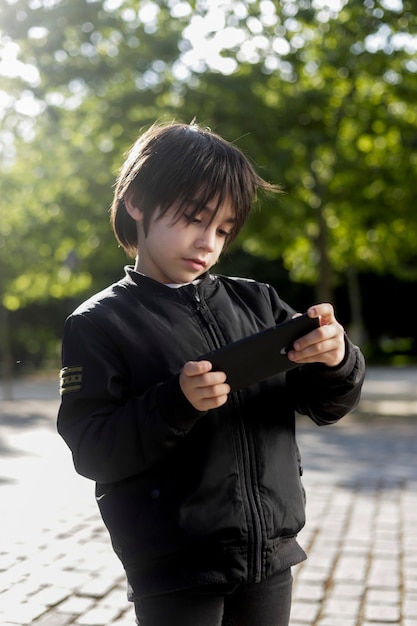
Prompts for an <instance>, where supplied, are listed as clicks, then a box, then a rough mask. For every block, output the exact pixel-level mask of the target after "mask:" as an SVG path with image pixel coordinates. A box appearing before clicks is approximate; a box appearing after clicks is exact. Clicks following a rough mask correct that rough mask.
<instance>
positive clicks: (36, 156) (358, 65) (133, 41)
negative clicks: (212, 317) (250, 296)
mask: <svg viewBox="0 0 417 626" xmlns="http://www.w3.org/2000/svg"><path fill="white" fill-rule="evenodd" d="M416 27H417V16H416V14H415V11H414V10H413V2H412V0H351V1H350V2H343V1H342V0H340V2H337V0H334V1H333V2H325V0H283V2H280V3H273V2H269V1H268V0H263V1H257V0H251V1H249V0H242V1H239V2H238V1H236V2H226V1H224V2H220V1H219V2H215V3H210V2H206V1H205V0H199V1H195V2H184V1H180V0H166V1H162V2H157V3H156V2H152V1H151V0H142V1H140V2H137V1H133V0H106V1H105V2H101V1H100V2H98V1H97V0H29V1H28V0H13V1H12V0H5V2H3V5H2V8H1V15H0V76H2V79H1V80H2V82H1V87H0V106H1V108H0V119H1V131H0V165H1V172H0V176H1V189H2V208H1V219H0V264H1V268H2V270H1V272H0V294H1V301H2V305H3V307H5V308H6V309H8V310H9V311H17V310H19V309H22V308H24V307H27V306H28V305H29V304H30V303H31V302H37V303H40V302H42V301H44V302H48V301H49V302H51V303H53V302H54V301H57V300H59V299H63V298H66V299H68V298H71V299H72V301H77V300H79V299H82V298H84V297H85V296H86V295H87V294H88V293H91V292H92V291H95V290H97V289H99V288H101V287H102V286H104V285H105V284H107V283H108V282H109V281H110V280H112V279H114V278H116V277H117V276H119V275H120V266H121V265H122V264H123V263H124V262H126V261H127V259H126V257H125V256H124V254H123V253H122V252H121V251H120V250H119V249H118V248H117V246H116V243H115V240H114V238H113V236H112V233H111V232H110V228H109V224H108V207H109V205H110V202H111V195H112V186H113V184H114V179H115V176H116V174H117V169H118V167H119V166H120V164H121V162H122V160H123V154H124V152H125V151H126V150H127V149H128V148H129V146H130V144H131V143H133V141H134V140H135V138H136V136H137V134H138V133H139V132H140V130H141V129H142V128H144V127H147V126H148V125H149V124H151V123H152V122H153V121H155V120H164V119H166V120H171V119H174V118H175V119H180V120H183V121H190V120H191V119H193V118H197V120H198V121H199V122H200V123H202V124H206V125H208V126H210V127H211V128H213V130H215V131H217V132H219V133H220V134H222V135H223V136H225V137H226V138H227V139H229V140H231V141H235V142H236V143H237V145H239V146H240V147H241V148H242V149H243V150H244V151H245V152H246V153H247V154H248V156H249V157H250V158H252V159H253V161H254V162H255V164H256V166H257V168H258V169H259V170H260V172H261V173H262V174H263V175H264V176H265V177H266V178H268V179H269V180H271V181H273V182H277V183H281V184H282V186H283V188H284V190H285V195H283V196H281V197H279V198H274V199H272V198H271V199H268V198H267V199H264V200H263V201H262V210H261V211H257V210H255V211H254V212H253V214H252V216H251V219H250V221H249V223H248V225H247V226H246V227H245V229H244V232H243V233H242V236H241V238H240V240H239V241H240V243H239V245H240V246H241V248H242V249H243V250H245V251H246V252H249V253H250V254H252V255H256V256H259V257H265V258H268V259H270V260H277V259H280V258H282V259H283V260H284V264H285V266H286V268H287V270H288V271H289V272H290V276H291V277H292V278H293V279H294V280H297V281H301V282H305V283H308V282H309V283H311V284H315V285H316V286H317V292H318V293H317V297H318V298H320V299H331V298H332V289H333V288H334V286H335V285H337V284H338V283H344V282H346V283H348V282H349V280H350V278H352V277H353V279H354V277H355V276H356V275H357V273H358V272H367V273H370V272H371V273H372V272H377V273H380V274H384V273H387V274H395V275H397V276H398V277H400V278H401V279H407V280H415V279H416V275H417V263H416V250H417V218H416V216H415V211H414V206H415V204H416V195H417V188H416V186H415V184H414V183H413V181H414V180H415V179H416V173H417V172H416V170H417V140H416V137H417V112H416V108H415V103H414V100H415V93H416V88H417V55H416V53H417V37H416V35H415V33H416V32H417V28H416ZM11 57H14V58H13V59H12V61H13V63H12V66H13V71H11V70H10V66H11V60H10V59H11ZM1 59H3V60H1ZM349 277H350V278H349ZM350 285H351V289H352V293H356V296H355V297H354V298H353V299H355V298H356V299H357V297H358V296H357V291H355V281H354V280H353V282H352V281H350ZM356 288H357V285H356ZM353 304H354V303H353V302H352V308H353ZM358 314H359V315H360V311H359V313H358Z"/></svg>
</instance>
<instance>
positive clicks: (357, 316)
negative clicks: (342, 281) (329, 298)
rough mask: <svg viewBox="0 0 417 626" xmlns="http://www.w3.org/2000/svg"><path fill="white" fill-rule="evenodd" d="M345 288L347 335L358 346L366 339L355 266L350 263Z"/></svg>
mask: <svg viewBox="0 0 417 626" xmlns="http://www.w3.org/2000/svg"><path fill="white" fill-rule="evenodd" d="M347 288H348V296H349V305H350V314H351V322H350V327H349V337H350V339H351V340H352V341H353V343H355V344H357V345H358V346H360V345H363V343H364V342H365V341H366V330H365V325H364V322H363V315H362V296H361V290H360V285H359V279H358V272H357V271H356V267H355V266H353V265H351V266H350V267H349V268H348V270H347Z"/></svg>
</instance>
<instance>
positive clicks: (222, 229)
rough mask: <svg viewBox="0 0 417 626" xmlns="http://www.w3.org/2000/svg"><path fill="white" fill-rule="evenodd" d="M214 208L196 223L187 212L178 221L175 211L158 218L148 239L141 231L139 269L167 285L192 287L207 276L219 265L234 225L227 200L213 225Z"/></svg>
mask: <svg viewBox="0 0 417 626" xmlns="http://www.w3.org/2000/svg"><path fill="white" fill-rule="evenodd" d="M214 206H215V204H214V203H213V205H210V204H209V205H208V206H207V207H206V208H205V209H204V210H203V211H201V213H199V214H198V216H196V218H195V219H194V220H193V221H192V222H190V221H189V220H187V211H185V214H184V215H183V216H182V217H181V218H180V219H177V220H176V221H174V219H173V214H174V212H173V211H172V212H171V211H168V212H167V213H166V214H165V215H164V216H163V217H160V218H159V219H158V215H156V216H154V217H153V219H152V220H151V223H150V225H149V229H148V234H147V236H146V237H145V235H144V232H143V228H141V227H139V232H138V239H139V246H138V248H139V255H138V259H137V261H136V267H135V269H136V270H137V271H139V272H142V273H143V274H146V276H149V277H150V278H153V279H154V280H157V281H159V282H161V283H164V284H173V283H176V284H182V283H189V282H192V281H193V280H195V279H196V278H198V277H199V276H200V275H201V274H203V273H204V272H207V271H208V270H209V269H210V268H211V267H212V266H213V265H214V264H215V263H216V262H217V260H218V258H219V256H220V253H221V251H222V249H223V247H224V244H225V243H226V241H227V237H228V234H229V233H230V232H231V230H232V226H233V222H234V211H233V209H232V205H231V202H230V200H226V201H225V202H224V203H223V204H222V205H221V206H220V208H219V210H218V211H217V214H216V216H215V217H214V219H213V221H212V222H211V223H210V219H211V217H212V214H213V208H214ZM139 215H140V212H139ZM137 221H139V222H140V221H141V219H139V220H137Z"/></svg>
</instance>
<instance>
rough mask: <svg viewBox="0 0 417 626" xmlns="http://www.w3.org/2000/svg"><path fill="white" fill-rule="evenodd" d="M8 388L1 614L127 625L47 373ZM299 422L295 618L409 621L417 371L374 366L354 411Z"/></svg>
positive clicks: (416, 591) (0, 491) (65, 623)
mask: <svg viewBox="0 0 417 626" xmlns="http://www.w3.org/2000/svg"><path fill="white" fill-rule="evenodd" d="M13 394H14V395H13V397H14V400H11V401H6V400H4V399H2V396H1V394H0V502H1V516H0V624H1V626H11V625H13V626H16V625H18V626H26V625H28V624H34V625H36V626H69V625H77V626H128V625H129V626H133V625H134V617H133V612H132V607H131V606H130V605H129V603H128V602H127V601H126V592H125V580H124V576H123V570H122V567H121V565H120V564H119V561H118V560H117V558H116V557H115V556H114V554H113V552H112V549H111V547H110V543H109V540H108V537H107V534H106V531H105V529H104V528H103V525H102V523H101V520H100V517H99V515H98V512H97V509H96V504H95V502H94V486H93V484H92V483H91V482H90V481H88V480H86V479H84V478H81V477H79V476H77V475H76V474H75V472H74V470H73V466H72V462H71V458H70V454H69V451H68V449H67V448H66V446H65V444H64V443H63V442H62V440H61V439H60V437H59V436H57V434H56V429H55V417H56V410H57V406H58V402H59V400H58V397H57V391H56V385H55V381H51V380H49V379H43V378H34V379H31V380H25V381H20V382H19V383H16V384H15V386H14V390H13ZM298 430H299V432H298V442H299V446H300V449H301V453H302V456H303V465H304V477H303V481H304V485H305V487H306V491H307V525H306V528H305V529H304V530H303V531H302V533H301V534H300V543H301V544H302V545H303V546H304V547H305V549H306V550H307V552H308V555H309V558H308V559H307V561H305V562H304V563H302V564H301V565H299V566H298V567H296V568H294V572H293V573H294V580H295V583H294V601H293V609H292V617H291V626H387V625H393V626H417V369H415V368H407V369H404V370H398V369H395V370H392V369H390V368H379V369H372V368H371V369H370V370H369V372H368V376H367V380H366V383H365V388H364V393H363V398H362V401H361V404H360V407H359V409H358V410H357V411H356V412H355V413H354V414H353V415H352V416H349V417H347V418H345V419H344V420H342V421H341V422H340V423H339V424H337V425H335V426H332V427H326V428H318V427H316V426H315V425H314V424H312V423H311V422H310V421H308V420H306V419H304V418H300V420H299V428H298ZM161 626H165V625H161ZM166 626H169V624H167V625H166ZM260 626H262V625H261V624H260Z"/></svg>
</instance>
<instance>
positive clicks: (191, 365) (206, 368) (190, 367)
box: [183, 361, 213, 376]
mask: <svg viewBox="0 0 417 626" xmlns="http://www.w3.org/2000/svg"><path fill="white" fill-rule="evenodd" d="M212 367H213V365H212V364H211V363H210V361H187V363H185V365H184V367H183V372H184V374H185V375H186V376H200V375H201V374H205V373H207V372H210V371H211V368H212Z"/></svg>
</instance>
